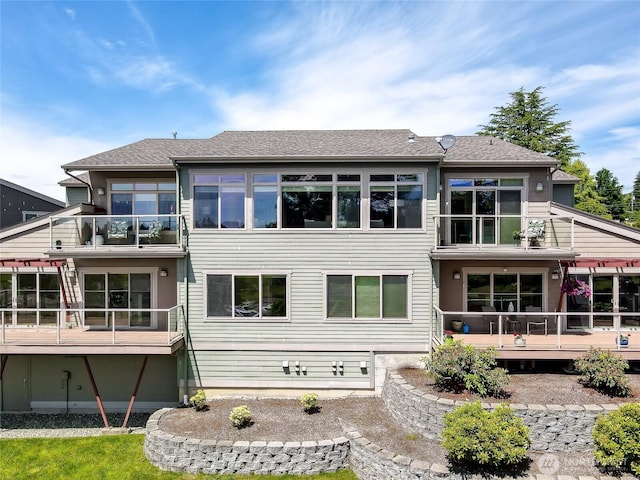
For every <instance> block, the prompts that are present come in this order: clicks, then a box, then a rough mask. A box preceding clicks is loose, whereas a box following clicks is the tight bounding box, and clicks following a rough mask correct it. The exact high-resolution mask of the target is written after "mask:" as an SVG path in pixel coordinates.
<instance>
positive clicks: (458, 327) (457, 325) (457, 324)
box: [451, 320, 462, 333]
mask: <svg viewBox="0 0 640 480" xmlns="http://www.w3.org/2000/svg"><path fill="white" fill-rule="evenodd" d="M451 328H452V329H453V331H454V332H457V333H460V332H461V331H462V321H461V320H451Z"/></svg>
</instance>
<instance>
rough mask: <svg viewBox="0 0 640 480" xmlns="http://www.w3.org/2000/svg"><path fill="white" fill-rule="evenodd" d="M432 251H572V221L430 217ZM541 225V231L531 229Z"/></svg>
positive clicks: (476, 216) (573, 227)
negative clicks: (488, 249)
mask: <svg viewBox="0 0 640 480" xmlns="http://www.w3.org/2000/svg"><path fill="white" fill-rule="evenodd" d="M432 218H433V222H434V235H435V238H434V242H435V245H436V248H438V249H443V248H469V247H473V248H495V247H503V248H520V249H527V250H528V249H533V248H562V249H573V248H574V241H575V240H574V238H575V223H574V218H573V217H561V216H556V215H552V216H544V215H531V216H525V215H451V214H450V215H434V216H433V217H432ZM538 223H541V224H542V231H540V230H536V229H534V228H533V227H534V226H535V225H536V224H538Z"/></svg>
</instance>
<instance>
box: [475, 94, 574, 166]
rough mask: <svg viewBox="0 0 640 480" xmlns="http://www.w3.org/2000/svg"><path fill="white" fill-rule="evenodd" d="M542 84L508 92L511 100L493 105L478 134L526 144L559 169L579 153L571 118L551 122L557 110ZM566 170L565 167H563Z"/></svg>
mask: <svg viewBox="0 0 640 480" xmlns="http://www.w3.org/2000/svg"><path fill="white" fill-rule="evenodd" d="M542 90H543V87H541V86H540V87H537V88H536V89H535V90H533V91H532V92H525V91H524V89H523V88H520V90H518V91H516V92H512V93H510V94H509V95H510V96H511V103H509V104H507V105H505V106H503V107H496V109H495V110H496V113H492V114H491V116H490V117H491V119H490V121H489V124H488V125H480V127H481V128H482V130H480V131H479V132H477V134H478V135H492V136H494V137H497V138H501V139H503V140H506V141H508V142H510V143H513V144H515V145H520V146H521V147H525V148H528V149H530V150H533V151H535V152H540V153H543V154H545V155H549V156H550V157H553V158H555V159H556V160H558V161H559V162H560V169H561V170H565V167H566V166H567V165H569V164H570V163H571V162H572V161H574V160H578V159H579V158H580V155H581V153H580V152H579V151H578V146H577V145H576V144H575V143H574V141H573V138H572V137H571V135H570V134H569V130H570V129H571V128H570V127H571V122H569V121H565V122H558V123H554V119H555V117H556V115H557V114H558V111H559V110H560V109H559V107H558V106H557V105H549V103H548V102H547V99H546V98H545V97H543V96H542ZM565 171H566V170H565Z"/></svg>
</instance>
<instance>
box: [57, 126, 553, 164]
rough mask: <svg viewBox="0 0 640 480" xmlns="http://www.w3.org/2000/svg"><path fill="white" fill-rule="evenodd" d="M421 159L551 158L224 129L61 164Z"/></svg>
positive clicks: (509, 150) (390, 133) (367, 135)
mask: <svg viewBox="0 0 640 480" xmlns="http://www.w3.org/2000/svg"><path fill="white" fill-rule="evenodd" d="M315 158H317V159H331V158H334V159H349V158H352V159H371V158H381V159H382V158H387V159H390V158H395V159H413V160H417V159H423V160H430V161H440V160H444V164H445V165H447V164H454V165H455V164H466V163H473V164H479V163H482V164H486V163H490V164H491V163H498V164H504V163H512V162H528V163H529V162H531V163H535V164H541V165H542V164H545V165H553V164H555V160H553V159H551V158H550V157H548V156H546V155H542V154H540V153H536V152H533V151H531V150H528V149H526V148H522V147H519V146H516V145H512V144H510V143H507V142H504V141H502V140H498V139H496V138H493V137H479V136H462V137H458V138H457V142H456V144H455V145H454V146H453V147H451V148H450V149H449V150H448V152H447V153H446V155H445V154H444V151H443V150H442V148H440V146H439V145H438V143H437V137H420V136H418V135H416V134H415V133H413V132H412V131H411V130H408V129H404V130H274V131H225V132H222V133H220V134H219V135H216V136H215V137H212V138H209V139H193V140H185V139H146V140H141V141H139V142H135V143H132V144H129V145H125V146H123V147H120V148H116V149H114V150H109V151H106V152H103V153H99V154H97V155H92V156H90V157H87V158H84V159H81V160H77V161H75V162H71V163H67V164H65V165H63V168H64V169H65V170H70V171H71V170H96V169H100V170H145V169H149V168H153V169H156V170H157V169H173V161H176V162H178V163H180V162H184V163H192V162H206V161H214V160H222V161H230V162H232V161H234V160H236V161H239V160H254V161H259V160H272V161H277V160H278V159H281V160H287V159H289V160H291V159H315Z"/></svg>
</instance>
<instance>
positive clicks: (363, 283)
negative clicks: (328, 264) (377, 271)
mask: <svg viewBox="0 0 640 480" xmlns="http://www.w3.org/2000/svg"><path fill="white" fill-rule="evenodd" d="M408 278H409V277H408V276H407V275H327V277H326V301H327V303H326V309H327V318H329V319H374V320H380V319H386V320H396V319H407V318H408V304H409V301H408V292H409V288H408Z"/></svg>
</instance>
